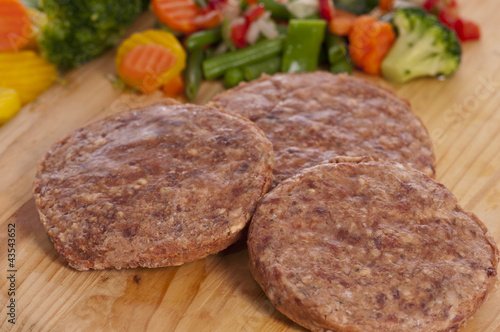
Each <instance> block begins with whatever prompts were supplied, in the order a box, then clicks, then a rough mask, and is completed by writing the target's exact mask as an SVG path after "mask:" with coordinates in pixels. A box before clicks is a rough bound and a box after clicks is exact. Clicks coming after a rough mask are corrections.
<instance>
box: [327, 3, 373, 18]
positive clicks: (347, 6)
mask: <svg viewBox="0 0 500 332" xmlns="http://www.w3.org/2000/svg"><path fill="white" fill-rule="evenodd" d="M378 1H379V0H333V3H334V4H335V8H338V9H342V10H346V11H348V12H351V13H354V14H356V15H361V14H367V13H369V12H371V11H372V10H373V9H374V8H375V7H377V6H378Z"/></svg>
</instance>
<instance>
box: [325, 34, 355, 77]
mask: <svg viewBox="0 0 500 332" xmlns="http://www.w3.org/2000/svg"><path fill="white" fill-rule="evenodd" d="M326 47H327V50H328V62H329V63H330V71H331V72H332V73H335V74H338V73H349V74H350V73H352V63H351V60H350V59H349V56H348V55H347V44H346V42H345V41H344V39H343V38H342V37H340V36H336V35H332V34H330V33H329V34H328V35H327V36H326Z"/></svg>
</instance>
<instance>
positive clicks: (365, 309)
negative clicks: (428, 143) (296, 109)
mask: <svg viewBox="0 0 500 332" xmlns="http://www.w3.org/2000/svg"><path fill="white" fill-rule="evenodd" d="M248 246H249V254H250V267H251V270H252V273H253V275H254V277H255V279H256V280H257V281H258V283H259V284H260V285H261V287H262V288H263V290H264V292H265V293H266V294H267V296H268V297H269V299H270V300H271V301H272V303H273V304H274V305H275V306H276V308H277V309H279V310H280V311H281V312H283V313H284V314H285V315H287V316H288V317H289V318H291V319H292V320H294V321H296V322H297V323H299V324H301V325H303V326H305V327H307V328H308V329H311V330H313V331H330V330H333V331H426V332H427V331H456V330H457V329H458V328H459V327H460V326H461V325H462V324H463V323H464V322H465V321H466V319H467V318H469V317H470V316H471V315H472V314H473V313H474V312H475V311H476V309H477V308H478V307H479V306H480V304H481V303H482V302H483V301H484V299H485V297H486V295H487V293H488V291H489V290H491V288H492V287H493V286H494V283H495V281H496V278H495V276H496V274H497V264H498V249H497V247H496V245H495V243H494V240H493V238H492V237H491V236H490V235H489V233H488V232H487V229H486V227H485V226H484V225H483V224H482V223H481V221H480V220H479V219H478V218H477V217H476V216H475V215H474V214H472V213H470V212H467V211H464V210H463V209H462V208H461V207H460V206H459V205H458V203H457V200H456V198H455V197H454V196H453V195H452V194H451V193H450V191H448V190H447V189H446V188H445V187H444V186H443V185H441V184H439V183H437V182H435V181H434V180H432V179H431V178H429V177H428V176H426V175H425V174H423V173H421V172H418V171H416V170H414V169H412V168H410V167H408V166H404V165H402V164H399V163H395V162H385V161H373V160H372V159H371V158H337V159H336V160H332V162H331V163H325V164H321V165H318V166H316V167H312V168H309V169H306V170H303V171H302V172H300V173H299V174H298V175H296V176H294V177H292V178H289V179H288V180H285V181H283V182H282V183H281V184H280V185H278V186H277V187H276V188H275V189H273V190H272V191H271V192H270V193H269V194H268V195H266V196H265V198H264V199H263V200H262V202H261V203H260V205H259V207H258V208H257V211H256V213H255V215H254V217H253V219H252V221H251V224H250V229H249V238H248Z"/></svg>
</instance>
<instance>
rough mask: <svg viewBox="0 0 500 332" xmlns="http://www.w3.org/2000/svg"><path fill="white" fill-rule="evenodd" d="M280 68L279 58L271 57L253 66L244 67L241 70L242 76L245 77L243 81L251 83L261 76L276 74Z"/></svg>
mask: <svg viewBox="0 0 500 332" xmlns="http://www.w3.org/2000/svg"><path fill="white" fill-rule="evenodd" d="M280 68H281V57H280V56H273V57H272V58H269V59H266V60H264V61H262V62H258V63H255V64H253V65H248V66H244V67H243V68H242V70H243V75H245V80H247V81H251V80H254V79H256V78H259V77H260V76H261V75H262V74H264V73H265V74H269V75H272V74H276V73H277V72H279V70H280Z"/></svg>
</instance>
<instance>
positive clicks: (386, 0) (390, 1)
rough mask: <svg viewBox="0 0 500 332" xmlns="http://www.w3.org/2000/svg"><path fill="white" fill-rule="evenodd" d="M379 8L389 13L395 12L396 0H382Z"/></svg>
mask: <svg viewBox="0 0 500 332" xmlns="http://www.w3.org/2000/svg"><path fill="white" fill-rule="evenodd" d="M378 6H379V8H380V9H382V10H385V11H388V12H389V11H391V10H394V0H380V1H379V3H378Z"/></svg>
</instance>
